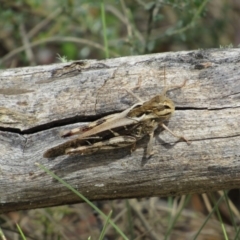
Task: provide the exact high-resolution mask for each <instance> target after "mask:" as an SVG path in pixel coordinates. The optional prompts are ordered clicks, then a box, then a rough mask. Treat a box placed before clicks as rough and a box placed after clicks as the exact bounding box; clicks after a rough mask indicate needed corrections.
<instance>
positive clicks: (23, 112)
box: [0, 49, 240, 213]
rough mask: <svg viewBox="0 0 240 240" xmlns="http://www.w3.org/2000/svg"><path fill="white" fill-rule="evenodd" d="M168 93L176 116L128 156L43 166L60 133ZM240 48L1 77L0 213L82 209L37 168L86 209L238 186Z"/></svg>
mask: <svg viewBox="0 0 240 240" xmlns="http://www.w3.org/2000/svg"><path fill="white" fill-rule="evenodd" d="M164 67H165V69H166V83H167V86H171V85H176V84H181V83H182V82H183V81H184V80H185V79H187V82H186V85H185V86H184V87H183V88H181V89H176V90H173V91H170V92H168V96H169V97H170V98H171V99H172V100H173V101H174V103H175V105H176V111H175V113H174V115H173V117H172V118H171V119H170V121H169V122H168V123H167V125H168V127H169V128H170V129H171V130H172V131H173V132H175V133H176V134H178V135H183V136H184V137H186V138H187V139H188V140H190V141H191V145H187V144H186V143H185V142H182V141H178V139H176V138H175V137H173V136H171V135H170V134H169V133H168V132H167V131H158V133H156V140H155V142H154V149H153V150H154V151H155V154H154V155H153V156H152V157H151V158H146V156H145V153H146V144H147V142H148V137H145V138H144V139H143V140H140V141H139V142H138V143H137V146H136V151H134V152H132V153H130V149H129V148H123V149H118V150H114V151H107V152H97V153H94V154H92V155H86V156H82V155H74V156H61V157H57V158H55V159H46V158H43V153H44V152H45V151H46V150H47V149H49V148H50V147H53V146H56V145H58V144H60V143H62V142H64V141H66V139H61V137H60V135H61V132H62V131H64V130H66V129H71V128H73V127H76V126H80V125H83V124H86V123H87V122H90V121H93V120H96V119H98V118H100V117H102V116H106V115H108V114H110V113H114V112H121V111H123V110H124V109H126V108H128V107H129V106H131V105H132V104H134V103H136V99H134V98H133V97H132V96H131V95H129V94H128V93H127V91H126V90H125V89H124V88H127V89H131V90H132V91H133V92H134V93H135V94H136V95H138V96H139V97H141V98H142V99H144V100H147V99H150V98H151V97H153V96H155V95H157V94H160V93H161V92H162V91H163V89H164V76H163V69H164ZM239 76H240V49H214V50H206V51H204V50H199V51H190V52H176V53H163V54H152V55H144V56H132V57H122V58H116V59H108V60H105V61H96V60H87V61H75V62H69V63H62V64H53V65H48V66H37V67H25V68H17V69H7V70H2V71H0V148H1V149H0V213H2V212H8V211H14V210H20V209H31V208H38V207H47V206H55V205H61V204H68V203H76V202H80V201H81V199H79V198H78V197H77V196H76V195H74V194H73V193H72V192H71V191H70V190H68V189H67V188H66V187H64V186H63V185H62V184H61V183H59V182H58V181H56V180H54V179H53V178H52V177H51V176H49V175H48V174H46V173H45V172H43V171H42V170H41V169H40V168H39V167H37V166H36V165H35V163H36V162H38V163H40V164H43V165H44V166H45V167H47V168H48V169H49V170H51V171H53V172H54V173H55V174H57V175H58V176H59V177H61V178H62V179H63V180H65V181H66V182H68V183H69V184H71V185H72V186H73V187H74V188H76V189H77V190H78V191H80V192H81V193H82V194H83V195H84V196H85V197H87V198H88V199H90V200H101V199H116V198H133V197H134V198H135V197H149V196H169V195H182V194H188V193H203V192H207V191H214V190H220V189H230V188H237V187H239V185H240V80H239V78H240V77H239Z"/></svg>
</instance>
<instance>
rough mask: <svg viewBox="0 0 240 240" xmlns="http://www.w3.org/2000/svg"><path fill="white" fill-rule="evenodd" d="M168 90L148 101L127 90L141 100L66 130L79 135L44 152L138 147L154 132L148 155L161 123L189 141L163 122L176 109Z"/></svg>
mask: <svg viewBox="0 0 240 240" xmlns="http://www.w3.org/2000/svg"><path fill="white" fill-rule="evenodd" d="M164 80H165V68H164ZM185 83H186V80H185V81H184V83H183V84H182V85H179V86H174V88H181V87H183V86H184V85H185ZM165 86H166V85H165ZM168 90H169V88H166V87H165V90H164V91H163V93H162V94H160V95H156V96H154V97H153V98H151V99H150V100H148V101H143V100H141V99H140V98H139V97H137V96H136V95H135V94H134V93H132V92H131V91H129V90H127V91H128V92H129V93H130V94H131V95H133V96H134V97H135V98H137V99H138V100H139V102H138V103H136V104H134V105H133V106H131V107H129V108H127V109H126V110H124V111H122V112H120V113H115V114H111V115H108V116H106V117H103V118H100V119H98V120H97V121H94V122H92V123H89V124H88V125H85V126H83V127H80V128H75V129H72V130H70V131H67V132H65V133H63V135H62V137H64V138H65V137H69V136H72V135H76V134H78V137H77V138H75V139H72V140H68V141H67V142H65V143H62V144H60V145H57V146H55V147H53V148H50V149H48V150H47V151H46V152H45V153H44V155H43V156H44V157H45V158H52V157H57V156H60V155H64V154H68V155H71V154H92V153H94V152H96V151H99V150H111V149H117V148H123V147H127V146H132V149H131V150H134V148H135V145H136V142H137V141H138V140H139V139H141V138H143V137H144V136H146V135H149V136H150V138H149V142H148V146H147V155H148V156H150V155H152V154H153V151H152V146H153V140H154V132H155V130H156V129H157V128H158V126H159V125H160V126H161V127H163V128H164V129H165V130H167V131H168V132H170V133H171V134H172V135H173V136H175V137H178V138H181V139H183V140H184V141H186V142H187V143H189V142H188V140H187V139H185V138H184V137H182V136H178V135H176V134H175V133H173V132H172V131H171V130H170V129H169V128H168V127H167V126H166V125H165V124H164V123H163V122H165V121H167V120H169V118H170V117H171V115H172V114H173V112H174V110H175V106H174V103H173V101H172V100H171V99H169V98H168V97H166V93H167V91H168Z"/></svg>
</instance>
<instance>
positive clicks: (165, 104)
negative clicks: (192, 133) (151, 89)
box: [149, 95, 175, 119]
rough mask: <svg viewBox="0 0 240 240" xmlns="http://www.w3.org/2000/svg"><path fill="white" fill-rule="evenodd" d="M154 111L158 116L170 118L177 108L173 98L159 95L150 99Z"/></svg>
mask: <svg viewBox="0 0 240 240" xmlns="http://www.w3.org/2000/svg"><path fill="white" fill-rule="evenodd" d="M149 105H151V110H152V113H153V114H154V115H155V116H156V118H165V119H168V118H169V117H170V116H171V115H172V113H173V112H174V110H175V106H174V103H173V101H172V100H171V99H169V98H167V97H166V96H163V95H157V96H155V97H154V98H152V99H151V100H150V101H149Z"/></svg>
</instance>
